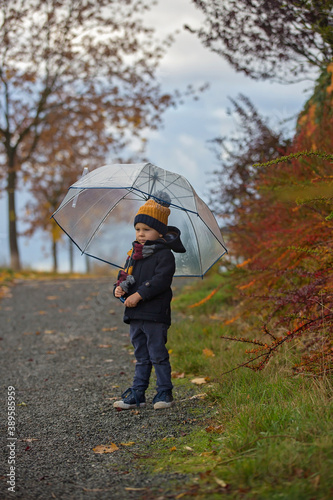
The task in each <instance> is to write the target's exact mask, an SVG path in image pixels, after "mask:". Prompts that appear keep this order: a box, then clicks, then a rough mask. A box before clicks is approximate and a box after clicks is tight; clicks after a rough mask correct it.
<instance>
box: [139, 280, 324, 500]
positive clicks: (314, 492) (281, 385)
mask: <svg viewBox="0 0 333 500" xmlns="http://www.w3.org/2000/svg"><path fill="white" fill-rule="evenodd" d="M221 279H224V280H225V283H224V285H223V287H220V288H218V287H219V286H220V284H221ZM216 288H218V290H217V291H216V292H215V294H214V295H213V296H212V297H211V298H210V300H209V301H204V300H203V299H204V298H205V297H207V295H208V294H209V293H210V292H211V291H212V290H215V289H216ZM198 303H200V305H198V306H196V307H194V308H191V307H190V306H191V305H193V304H198ZM231 303H232V297H231V287H230V283H229V278H228V276H227V277H225V278H221V277H220V276H217V275H212V276H210V277H209V278H207V279H205V280H204V281H203V282H202V285H200V284H199V285H198V283H196V284H195V286H194V287H193V288H187V289H186V290H185V292H183V293H182V295H181V296H179V297H178V298H177V299H176V300H175V302H174V310H175V309H178V311H179V313H180V315H181V317H182V319H181V320H178V322H177V321H176V322H175V323H174V325H173V327H172V329H171V331H170V340H169V347H170V348H171V350H172V351H171V361H172V367H173V370H174V371H175V373H176V374H177V373H178V374H183V373H184V374H185V378H184V379H178V380H177V379H176V381H177V383H189V380H191V379H192V378H193V377H200V378H203V379H206V382H207V383H206V384H204V385H201V386H200V389H199V392H201V393H205V394H206V397H205V399H204V400H203V406H204V407H205V405H206V406H207V407H208V406H210V407H211V406H213V407H214V410H216V411H214V415H215V416H214V418H211V417H210V418H209V419H206V420H205V418H204V417H201V418H202V423H201V425H200V426H198V427H196V428H195V429H194V430H192V431H190V432H189V434H187V435H186V436H182V437H179V438H176V439H175V438H172V439H170V440H168V439H164V440H160V441H157V442H155V443H153V446H152V450H153V451H152V455H151V460H150V465H151V468H152V470H154V471H158V472H161V471H173V472H179V473H190V474H193V481H192V483H191V484H189V485H187V486H186V487H184V489H183V491H182V492H180V493H179V495H178V496H176V498H177V497H178V498H184V499H186V498H191V497H193V496H196V497H197V498H203V499H205V498H210V499H214V498H221V496H224V495H226V496H228V498H237V499H238V498H245V499H251V500H252V499H273V500H274V499H293V500H294V499H296V500H297V499H299V500H306V499H309V500H310V499H316V500H317V499H320V500H324V499H329V498H332V497H333V486H332V485H333V434H332V414H333V413H332V410H333V405H332V385H331V382H330V381H329V380H328V379H324V380H316V379H314V378H309V377H308V378H305V377H297V378H295V377H291V376H290V372H289V368H290V366H292V364H293V363H294V358H295V356H296V355H297V353H296V352H295V350H294V349H293V347H292V346H291V347H290V345H289V347H288V349H287V348H286V349H285V351H284V352H283V353H282V354H280V356H279V357H277V358H276V359H273V360H272V361H271V362H270V364H269V365H268V367H267V368H266V369H265V370H264V371H263V372H259V373H254V372H252V371H251V370H249V369H246V368H241V369H240V370H236V371H234V372H231V373H229V374H227V375H222V374H223V373H224V372H225V371H227V370H228V369H231V368H233V367H234V366H236V365H237V364H239V363H241V362H244V361H245V359H246V355H245V354H244V346H243V345H242V344H233V343H229V342H227V341H226V340H222V339H221V338H220V336H221V335H222V334H223V335H226V334H230V333H231V334H235V333H236V326H234V325H235V324H237V321H236V322H232V323H230V322H229V321H228V319H227V318H230V317H231V315H232V314H231V312H230V311H231ZM237 328H238V329H239V328H240V326H238V327H237ZM232 330H233V331H232ZM182 376H183V375H182ZM209 413H210V414H211V410H210V412H209ZM145 466H147V461H145Z"/></svg>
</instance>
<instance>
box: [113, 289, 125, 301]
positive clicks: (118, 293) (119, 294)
mask: <svg viewBox="0 0 333 500" xmlns="http://www.w3.org/2000/svg"><path fill="white" fill-rule="evenodd" d="M123 295H125V292H124V290H123V289H122V288H121V286H117V288H116V289H115V291H114V296H115V297H117V299H119V298H120V297H122V296H123Z"/></svg>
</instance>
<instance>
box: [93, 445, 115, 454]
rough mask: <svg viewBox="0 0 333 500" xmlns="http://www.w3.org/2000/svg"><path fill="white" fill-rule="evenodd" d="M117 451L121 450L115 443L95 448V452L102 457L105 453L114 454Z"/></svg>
mask: <svg viewBox="0 0 333 500" xmlns="http://www.w3.org/2000/svg"><path fill="white" fill-rule="evenodd" d="M117 450H119V448H118V446H117V445H116V444H115V443H111V444H100V445H98V446H95V448H93V451H94V452H95V453H99V454H101V455H102V454H104V453H113V452H114V451H117Z"/></svg>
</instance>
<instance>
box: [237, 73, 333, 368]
mask: <svg viewBox="0 0 333 500" xmlns="http://www.w3.org/2000/svg"><path fill="white" fill-rule="evenodd" d="M332 103H333V64H331V65H329V66H328V70H327V71H324V72H323V73H322V74H321V75H320V77H319V79H318V83H317V85H316V87H315V90H314V93H313V95H312V97H311V98H310V99H309V101H308V102H307V103H306V105H305V107H304V110H303V111H302V113H301V114H300V116H299V119H298V123H297V130H296V134H295V137H294V139H293V141H292V143H291V146H290V148H289V151H287V152H288V153H290V154H289V155H287V156H284V157H281V158H277V159H274V160H272V161H270V162H268V163H266V164H265V165H257V166H255V165H254V166H253V167H252V168H253V169H256V170H257V173H256V175H253V184H252V188H253V189H254V190H255V192H256V195H255V196H252V197H243V198H242V199H241V200H240V203H239V206H238V207H237V208H236V209H235V211H234V227H233V231H232V238H230V249H231V250H233V251H234V253H235V255H236V256H237V257H242V260H243V262H242V263H241V264H238V266H237V269H236V271H237V272H236V274H235V276H234V277H235V281H236V283H237V284H236V289H238V290H239V298H240V299H241V300H240V305H239V308H240V310H241V313H240V314H241V315H242V317H243V320H244V318H247V319H248V322H249V324H250V325H251V326H250V328H249V335H250V338H246V339H244V338H241V339H239V338H238V339H235V340H238V341H241V342H247V343H248V342H250V343H251V342H252V341H253V344H254V348H253V349H251V350H249V351H248V354H250V355H251V360H252V361H251V363H252V362H254V363H255V364H254V365H252V366H253V368H254V369H261V368H263V367H264V365H265V364H266V362H267V361H268V360H269V359H270V358H271V356H272V355H273V354H274V353H276V352H278V350H280V348H281V347H282V345H284V344H285V343H287V342H290V341H291V340H292V339H296V338H297V339H298V343H297V345H298V346H299V347H300V351H299V353H298V354H299V360H298V362H297V363H296V364H295V365H294V367H293V369H294V371H295V373H299V372H307V371H309V372H312V373H314V374H327V373H328V372H331V371H332V370H333V356H332V352H333V351H332V347H333V335H332V334H333V328H332V327H333V294H332V289H333V259H332V251H331V247H332V221H333V189H332V163H333V155H332V154H330V151H331V150H332V137H333V136H332V132H333V116H332ZM325 151H326V152H325ZM260 323H261V324H260ZM260 327H263V334H264V337H263V338H262V337H260V338H259V340H258V339H255V340H253V331H255V330H259V328H260ZM242 330H243V331H244V329H243V328H242ZM246 365H247V362H246ZM243 366H245V365H244V364H243Z"/></svg>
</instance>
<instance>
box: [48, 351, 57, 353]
mask: <svg viewBox="0 0 333 500" xmlns="http://www.w3.org/2000/svg"><path fill="white" fill-rule="evenodd" d="M46 354H57V353H56V351H46Z"/></svg>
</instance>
